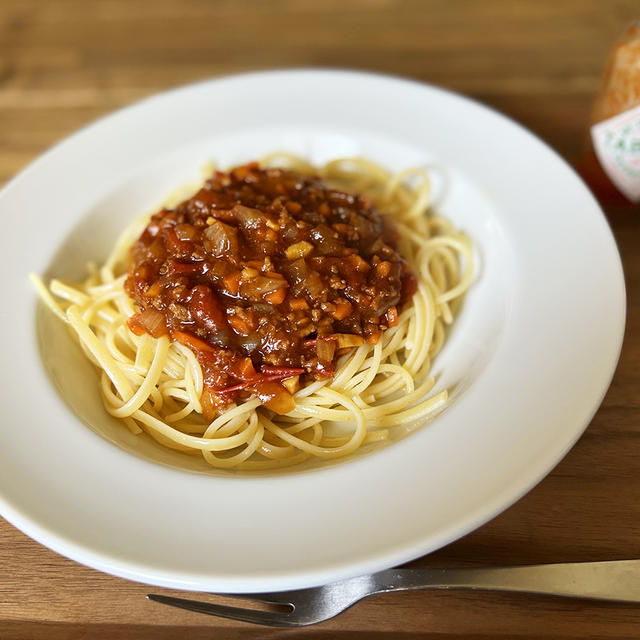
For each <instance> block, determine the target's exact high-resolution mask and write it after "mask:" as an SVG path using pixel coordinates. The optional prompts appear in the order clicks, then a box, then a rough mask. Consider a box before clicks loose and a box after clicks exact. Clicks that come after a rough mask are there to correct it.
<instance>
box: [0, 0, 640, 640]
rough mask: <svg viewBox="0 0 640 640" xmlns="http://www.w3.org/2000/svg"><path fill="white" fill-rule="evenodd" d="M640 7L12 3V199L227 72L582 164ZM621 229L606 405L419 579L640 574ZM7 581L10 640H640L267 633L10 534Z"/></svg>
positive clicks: (634, 348) (583, 621) (397, 622)
mask: <svg viewBox="0 0 640 640" xmlns="http://www.w3.org/2000/svg"><path fill="white" fill-rule="evenodd" d="M639 9H640V5H638V3H637V2H636V1H635V0H628V1H623V0H610V1H608V2H604V1H599V0H589V1H587V0H570V1H558V0H551V1H547V0H544V1H543V0H538V1H536V2H509V1H504V2H502V1H500V0H484V1H483V2H473V1H471V0H469V1H460V2H447V1H446V0H434V1H429V2H420V1H418V0H416V1H413V2H411V1H407V2H404V1H394V0H371V1H366V0H360V1H352V0H323V1H322V2H317V1H314V0H304V1H301V2H294V1H287V0H280V1H277V2H259V1H257V0H256V1H241V2H233V1H232V0H229V1H226V2H204V1H202V2H198V1H190V2H183V3H180V2H170V1H169V0H155V1H154V2H144V1H143V0H110V1H108V2H83V1H81V0H55V1H49V2H45V1H44V0H43V1H42V2H38V1H36V0H2V2H1V3H0V183H2V182H5V181H6V180H8V179H9V178H10V177H11V176H13V175H14V174H15V173H16V172H18V171H19V170H20V169H22V168H23V167H24V166H25V165H26V164H27V163H28V162H29V161H31V160H32V159H33V158H35V157H36V156H37V155H38V154H40V153H41V152H42V151H44V150H45V149H46V148H47V147H48V146H50V145H51V144H53V143H54V142H56V141H58V140H60V139H61V138H62V137H64V136H65V135H67V134H69V133H71V132H72V131H73V130H75V129H77V128H78V127H80V126H82V125H84V124H85V123H87V122H89V121H91V120H93V119H94V118H96V117H97V116H100V115H101V114H104V113H107V112H109V111H111V110H113V109H114V108H116V107H120V106H123V105H127V104H129V103H131V102H133V101H135V100H137V99H138V98H141V97H143V96H146V95H149V94H151V93H154V92H157V91H160V90H163V89H167V88H169V87H174V86H177V85H181V84H184V83H186V82H189V81H193V80H198V79H203V78H209V77H212V76H215V75H218V74H223V73H230V72H237V71H243V70H249V69H256V68H270V67H290V66H310V65H314V66H328V67H351V68H360V69H369V70H375V71H382V72H387V73H395V74H400V75H404V76H408V77H412V78H416V79H419V80H424V81H428V82H430V83H434V84H438V85H442V86H445V87H448V88H451V89H453V90H456V91H459V92H462V93H464V94H467V95H470V96H473V97H474V98H477V99H479V100H481V101H483V102H485V103H487V104H489V105H492V106H493V107H496V108H497V109H499V110H501V111H503V112H505V113H506V114H508V115H509V116H511V117H513V118H515V119H516V120H518V121H520V122H521V123H523V124H524V125H525V126H527V127H529V128H531V129H532V130H533V131H535V132H536V133H537V134H539V135H540V136H541V137H542V138H544V139H545V140H546V141H547V142H548V143H549V144H550V145H551V146H553V147H554V148H555V149H557V150H558V151H559V153H561V154H562V155H563V156H564V157H565V158H566V159H567V160H568V161H569V162H574V161H575V160H576V158H577V156H578V154H579V152H580V149H581V145H582V142H583V136H584V131H585V126H586V123H587V119H588V112H589V108H590V104H591V102H592V99H593V96H594V93H595V91H596V88H597V85H598V79H599V76H600V73H601V70H602V67H603V63H604V58H605V56H606V53H607V51H608V48H609V46H610V44H611V42H612V41H613V39H614V38H615V36H616V34H617V33H618V32H619V31H620V30H621V29H622V28H623V27H624V26H625V24H626V23H627V22H629V21H630V20H631V19H632V18H633V17H634V13H635V12H637V14H640V11H638V10H639ZM634 10H635V11H634ZM607 213H608V215H609V218H610V221H611V224H612V226H613V230H614V233H615V235H616V238H617V241H618V243H619V247H620V252H621V254H622V259H623V263H624V267H625V272H626V278H627V287H628V304H629V306H628V324H627V333H626V339H625V342H624V347H623V351H622V357H621V360H620V365H619V367H618V370H617V372H616V374H615V377H614V380H613V383H612V386H611V388H610V390H609V392H608V394H607V396H606V398H605V400H604V403H603V404H602V407H601V408H600V410H599V411H598V413H597V415H596V416H595V418H594V419H593V421H592V423H591V425H590V426H589V428H588V429H587V431H586V433H585V434H584V436H583V437H582V438H581V439H580V441H579V442H578V444H577V445H576V446H575V447H574V448H573V450H572V451H571V452H570V453H569V454H568V456H567V457H566V458H565V459H564V460H563V461H562V462H561V463H560V464H559V465H558V467H557V468H556V469H555V470H554V471H553V472H552V473H551V474H550V475H549V476H548V477H547V478H546V479H545V480H544V481H542V482H541V483H540V485H539V486H538V487H536V488H535V489H534V490H533V491H531V492H530V493H529V494H528V495H527V496H525V497H524V498H523V499H522V500H520V501H519V502H518V503H517V504H515V505H514V506H513V507H511V508H510V509H508V510H507V511H506V512H505V513H503V514H502V515H501V516H499V517H497V518H496V519H495V520H493V521H492V522H490V523H489V524H487V525H485V526H484V527H482V528H481V529H479V530H477V531H475V532H474V533H472V534H470V535H468V536H466V537H465V538H463V539H462V540H459V541H458V542H455V543H454V544H451V545H449V546H448V547H446V548H444V549H441V550H440V551H438V552H436V553H434V554H432V555H431V556H429V557H426V558H422V559H420V560H418V561H416V562H414V563H413V566H416V567H427V566H437V565H440V566H444V565H454V564H455V565H482V564H486V563H500V564H526V563H539V562H553V561H581V560H610V559H618V558H634V557H638V558H640V455H639V454H640V390H639V388H638V386H639V382H640V253H639V252H638V247H640V216H638V215H637V213H638V212H637V213H633V212H626V213H624V212H614V211H613V210H609V211H608V212H607ZM594 295H596V292H594ZM585 321H588V319H585ZM3 428H6V425H5V426H4V427H3ZM0 567H1V569H0V638H2V639H3V640H13V639H17V638H30V639H31V638H33V639H40V638H46V639H47V640H58V639H63V638H64V639H67V638H69V639H70V638H84V637H87V638H103V637H104V638H127V639H128V638H182V637H188V638H192V639H199V638H203V639H204V638H207V639H209V638H258V637H259V638H281V637H282V638H298V637H307V634H308V637H312V638H342V637H362V638H365V637H366V638H409V637H411V638H417V637H425V638H462V637H464V638H554V639H563V638H565V639H569V638H575V639H578V638H581V639H582V638H632V637H640V606H628V605H624V604H613V603H597V602H589V601H579V600H562V599H554V598H551V597H541V596H525V595H507V594H499V593H481V592H478V593H465V592H448V593H445V592H439V593H436V592H415V593H404V594H389V595H385V596H378V597H375V598H372V599H370V600H368V601H366V602H363V603H361V604H359V605H358V606H356V607H354V608H352V609H351V610H349V611H347V612H346V613H344V614H343V615H341V616H340V617H339V618H336V619H334V620H332V621H329V622H326V623H324V624H322V625H319V626H317V627H312V628H309V629H303V630H297V631H296V630H288V631H287V630H269V629H261V628H258V627H252V626H250V625H245V624H241V623H234V622H230V621H223V620H217V619H214V618H207V617H204V616H201V615H197V614H193V613H188V612H181V611H177V610H174V609H170V608H168V607H163V606H161V605H158V604H154V603H150V602H147V601H146V600H145V598H144V595H145V594H146V593H147V591H148V588H147V587H145V586H143V585H139V584H135V583H133V582H127V581H125V580H122V579H119V578H113V577H111V576H108V575H104V574H101V573H98V572H97V571H94V570H91V569H88V568H85V567H83V566H80V565H78V564H75V563H74V562H71V561H70V560H67V559H65V558H62V557H60V556H58V555H57V554H55V553H53V552H51V551H49V550H48V549H45V548H44V547H42V546H40V545H39V544H37V543H35V542H33V541H32V540H30V539H29V538H27V537H25V536H24V535H23V534H22V533H20V532H19V531H17V530H16V529H14V528H13V527H12V526H11V525H9V524H8V523H6V522H4V521H0Z"/></svg>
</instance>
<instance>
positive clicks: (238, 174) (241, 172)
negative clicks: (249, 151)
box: [233, 166, 250, 180]
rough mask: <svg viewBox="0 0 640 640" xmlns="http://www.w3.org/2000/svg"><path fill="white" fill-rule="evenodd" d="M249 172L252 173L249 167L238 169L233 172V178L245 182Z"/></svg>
mask: <svg viewBox="0 0 640 640" xmlns="http://www.w3.org/2000/svg"><path fill="white" fill-rule="evenodd" d="M249 171H250V169H249V167H247V166H243V167H236V168H235V169H234V170H233V177H234V178H235V179H236V180H244V179H245V178H246V177H247V176H248V175H249Z"/></svg>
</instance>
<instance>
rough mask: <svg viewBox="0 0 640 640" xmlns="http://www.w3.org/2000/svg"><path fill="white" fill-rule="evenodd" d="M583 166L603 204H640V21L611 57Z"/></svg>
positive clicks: (618, 43)
mask: <svg viewBox="0 0 640 640" xmlns="http://www.w3.org/2000/svg"><path fill="white" fill-rule="evenodd" d="M589 138H590V139H589V141H588V147H587V150H586V151H585V153H584V154H583V156H582V158H581V159H580V161H579V162H578V171H579V173H580V174H581V175H582V177H583V179H584V180H585V181H586V182H587V184H589V186H590V187H591V189H592V190H593V192H594V193H595V195H596V196H597V197H598V198H599V200H600V202H601V203H602V204H603V206H606V205H612V206H616V207H619V206H622V207H631V208H635V209H638V210H640V21H638V22H636V23H635V24H633V25H632V26H631V27H629V28H628V29H627V31H626V32H625V33H624V34H623V36H622V37H621V38H620V39H619V40H618V42H617V43H616V45H615V47H614V49H613V51H612V52H611V55H610V57H609V60H608V63H607V66H606V69H605V73H604V78H603V82H602V87H601V89H600V92H599V93H598V96H597V98H596V101H595V104H594V107H593V113H592V116H591V129H590V136H589Z"/></svg>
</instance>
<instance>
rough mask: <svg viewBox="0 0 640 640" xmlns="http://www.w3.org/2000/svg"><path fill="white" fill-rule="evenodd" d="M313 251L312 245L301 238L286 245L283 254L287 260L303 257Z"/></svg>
mask: <svg viewBox="0 0 640 640" xmlns="http://www.w3.org/2000/svg"><path fill="white" fill-rule="evenodd" d="M312 251H313V245H312V244H311V243H309V242H307V241H306V240H301V241H300V242H296V243H295V244H292V245H290V246H288V247H287V248H286V250H285V254H286V255H287V258H289V260H295V259H296V258H304V257H305V256H308V255H309V254H310V253H311V252H312Z"/></svg>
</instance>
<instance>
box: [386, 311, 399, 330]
mask: <svg viewBox="0 0 640 640" xmlns="http://www.w3.org/2000/svg"><path fill="white" fill-rule="evenodd" d="M385 315H386V318H387V324H388V325H389V326H390V327H395V326H396V325H397V324H398V309H397V308H396V307H391V308H390V309H389V310H388V311H387V313H386V314H385Z"/></svg>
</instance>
